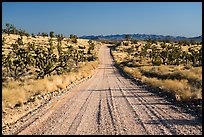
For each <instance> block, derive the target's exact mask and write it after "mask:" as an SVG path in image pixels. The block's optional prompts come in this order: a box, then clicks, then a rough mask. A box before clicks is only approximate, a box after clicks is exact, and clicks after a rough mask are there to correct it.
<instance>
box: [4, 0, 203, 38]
mask: <svg viewBox="0 0 204 137" xmlns="http://www.w3.org/2000/svg"><path fill="white" fill-rule="evenodd" d="M6 22H8V23H11V24H13V25H15V26H16V27H17V28H21V29H24V30H26V31H27V32H29V33H35V34H37V33H38V32H47V33H49V32H50V31H54V32H55V34H58V33H62V34H64V35H66V36H69V35H70V34H76V35H77V36H82V35H109V34H123V33H130V34H133V33H141V34H159V35H172V36H186V37H194V36H199V35H201V34H202V3H201V2H3V3H2V27H3V28H4V27H5V23H6Z"/></svg>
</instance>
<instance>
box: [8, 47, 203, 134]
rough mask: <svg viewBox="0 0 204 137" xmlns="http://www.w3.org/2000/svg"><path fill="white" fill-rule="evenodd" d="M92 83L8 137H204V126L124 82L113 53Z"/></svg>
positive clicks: (103, 56) (105, 52)
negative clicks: (17, 136) (180, 136)
mask: <svg viewBox="0 0 204 137" xmlns="http://www.w3.org/2000/svg"><path fill="white" fill-rule="evenodd" d="M99 57H100V58H99V59H100V62H101V64H100V65H99V67H98V70H97V71H96V73H95V74H94V76H93V77H92V78H90V79H89V80H87V81H86V82H83V83H82V84H80V85H79V86H77V87H75V88H73V89H71V90H70V91H69V92H67V93H66V94H65V95H63V96H60V97H59V98H56V99H55V100H53V101H52V102H51V103H49V104H48V105H46V106H44V107H42V108H39V110H38V111H36V112H35V113H34V114H32V115H29V116H28V117H25V118H24V120H23V121H24V122H23V123H22V122H19V123H16V126H15V128H14V129H13V130H11V131H10V132H8V133H6V134H38V135H42V134H47V135H50V134H62V135H65V134H68V135H70V134H80V135H84V134H89V135H90V134H91V135H97V134H99V135H111V134H113V135H115V134H122V135H125V134H129V135H145V134H147V135H177V134H184V135H188V134H190V135H201V134H202V121H201V119H197V118H196V117H194V116H192V115H190V114H187V113H184V112H182V111H181V110H180V109H179V108H177V107H176V106H174V105H173V104H172V103H170V102H168V101H166V100H165V99H164V98H162V97H158V96H156V95H155V94H153V93H151V92H149V91H147V90H146V89H145V88H144V87H142V86H138V85H137V84H135V83H134V82H133V81H131V80H130V79H128V78H126V77H125V76H122V75H121V74H120V73H119V71H118V70H117V69H116V68H115V67H114V65H113V64H114V63H113V60H112V58H111V55H110V49H109V48H108V47H107V46H102V47H101V49H100V52H99Z"/></svg>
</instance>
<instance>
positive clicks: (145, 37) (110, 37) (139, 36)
mask: <svg viewBox="0 0 204 137" xmlns="http://www.w3.org/2000/svg"><path fill="white" fill-rule="evenodd" d="M129 35H130V37H131V39H134V40H148V39H151V40H170V41H179V40H186V41H196V42H202V36H198V37H190V38H187V37H182V36H169V35H168V36H164V35H153V34H129ZM125 36H126V34H116V35H106V36H103V35H98V36H95V35H89V36H81V37H79V38H81V39H91V40H124V39H125Z"/></svg>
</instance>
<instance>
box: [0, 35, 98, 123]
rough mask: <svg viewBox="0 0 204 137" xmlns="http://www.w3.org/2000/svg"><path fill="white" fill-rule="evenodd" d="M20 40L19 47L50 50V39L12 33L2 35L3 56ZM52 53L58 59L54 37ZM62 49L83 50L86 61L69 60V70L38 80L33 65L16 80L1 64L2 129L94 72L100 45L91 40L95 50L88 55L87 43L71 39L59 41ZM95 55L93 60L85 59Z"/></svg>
mask: <svg viewBox="0 0 204 137" xmlns="http://www.w3.org/2000/svg"><path fill="white" fill-rule="evenodd" d="M20 38H22V42H23V45H22V47H27V46H28V44H29V43H33V44H35V45H37V46H40V47H42V48H43V49H45V50H46V49H48V47H49V39H50V38H49V37H42V36H35V37H31V36H28V37H27V36H22V37H20V36H19V35H15V34H10V35H8V34H2V39H4V41H3V42H4V45H3V43H2V45H3V46H2V50H3V52H2V53H3V54H4V56H5V57H7V56H8V55H9V53H10V51H12V46H11V45H12V44H14V43H15V42H16V41H17V40H18V39H20ZM52 40H53V47H54V53H55V54H56V55H57V56H59V54H58V51H57V44H58V41H57V38H55V37H54V38H52ZM61 43H62V44H61V45H62V49H64V48H66V47H67V46H72V47H73V48H74V49H76V50H78V49H83V50H84V56H85V57H86V59H85V60H83V61H81V60H79V61H78V60H77V61H78V62H75V61H74V60H71V61H69V62H67V63H68V65H69V66H71V67H69V69H67V70H66V71H63V73H57V71H56V72H54V71H53V72H52V73H50V74H49V75H45V76H44V77H40V78H38V77H37V76H38V72H39V71H36V70H38V69H36V68H35V67H33V66H30V67H29V69H28V71H27V72H26V71H25V73H24V74H23V75H21V76H20V77H18V78H17V79H15V78H14V77H13V75H9V73H8V72H9V71H7V69H8V68H9V67H8V68H6V67H5V66H4V65H2V66H3V67H2V70H3V71H2V76H3V82H2V85H3V89H2V117H3V119H2V121H3V126H4V125H5V124H8V125H9V124H11V123H14V122H15V121H16V120H17V119H19V118H20V117H22V116H23V115H25V114H26V113H28V112H30V111H32V110H33V109H35V108H36V107H38V106H39V105H41V104H42V103H43V100H46V97H48V95H49V94H53V93H55V92H56V93H59V91H61V90H63V89H65V88H67V87H69V86H70V85H71V84H73V83H76V82H77V81H80V80H83V79H87V78H89V77H90V76H91V75H92V73H93V71H94V69H95V68H96V67H97V65H98V59H97V56H98V50H99V48H100V46H101V44H100V43H99V42H95V41H92V43H94V45H95V46H94V49H93V50H92V51H91V53H89V54H88V53H87V52H90V51H88V50H89V47H90V41H88V40H83V39H77V42H72V41H71V39H70V38H63V40H62V41H61ZM92 56H94V57H95V59H92V60H88V59H87V58H90V57H92Z"/></svg>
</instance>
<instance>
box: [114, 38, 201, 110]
mask: <svg viewBox="0 0 204 137" xmlns="http://www.w3.org/2000/svg"><path fill="white" fill-rule="evenodd" d="M179 44H180V43H176V42H174V43H173V42H171V43H169V42H166V43H164V42H153V43H151V42H148V41H137V42H136V43H131V42H130V41H129V42H128V41H124V42H122V43H120V44H118V45H116V47H115V48H114V49H113V50H112V54H113V57H114V60H115V62H116V63H117V64H118V65H119V66H120V67H121V68H122V69H123V70H124V71H125V72H126V73H128V74H129V75H131V76H132V77H134V78H136V79H138V80H140V81H142V82H144V83H146V84H149V85H151V86H153V87H159V88H160V89H163V90H164V91H167V92H170V93H171V94H172V95H173V96H175V97H176V99H177V100H178V101H185V102H189V101H192V100H200V99H201V100H202V57H201V54H202V53H200V52H201V51H202V45H201V44H199V43H194V44H189V45H182V44H180V46H179ZM162 45H165V46H163V48H162ZM168 45H169V46H172V47H173V48H174V47H179V48H178V49H179V50H177V51H176V52H174V51H173V50H172V49H170V48H169V49H168V50H166V55H168V52H171V55H172V54H175V58H174V60H173V59H172V58H173V56H170V55H169V56H166V59H163V58H162V55H165V53H164V52H162V51H164V50H165V49H164V48H166V47H168ZM154 48H155V49H156V50H155V51H156V52H155V54H153V53H152V52H153V49H154ZM192 49H193V50H192ZM163 53H164V54H163ZM178 53H179V54H178ZM154 55H155V58H153V56H154ZM184 55H186V56H184ZM188 55H189V56H188ZM168 57H171V58H170V59H172V60H170V59H169V58H168ZM169 60H170V61H169ZM199 107H200V106H199Z"/></svg>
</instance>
